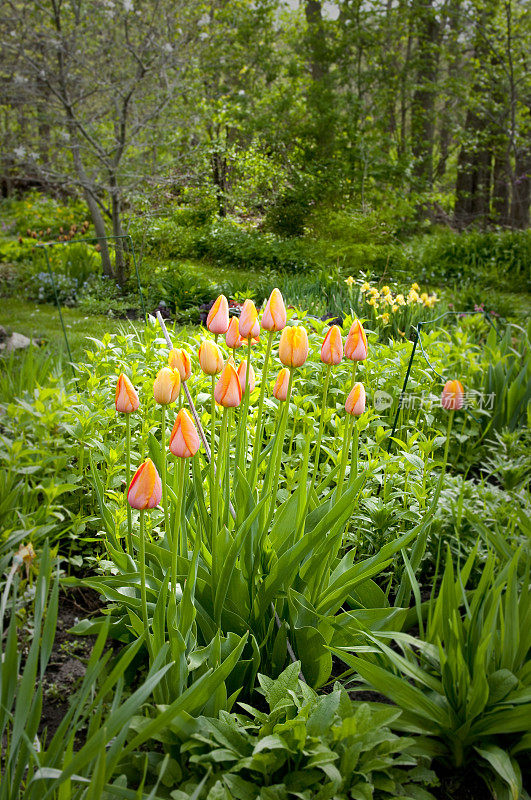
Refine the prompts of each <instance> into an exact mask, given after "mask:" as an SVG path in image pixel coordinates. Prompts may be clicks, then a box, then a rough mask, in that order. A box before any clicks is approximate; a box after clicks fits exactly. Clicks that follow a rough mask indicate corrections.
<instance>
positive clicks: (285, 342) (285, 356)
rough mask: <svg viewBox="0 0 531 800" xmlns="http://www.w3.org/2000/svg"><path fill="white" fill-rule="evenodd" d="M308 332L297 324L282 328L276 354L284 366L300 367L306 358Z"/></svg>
mask: <svg viewBox="0 0 531 800" xmlns="http://www.w3.org/2000/svg"><path fill="white" fill-rule="evenodd" d="M308 349H309V347H308V334H307V333H306V330H305V329H304V328H302V327H299V326H297V325H296V326H294V327H292V328H284V330H283V331H282V335H281V337H280V344H279V346H278V355H279V357H280V360H281V361H282V363H283V364H284V366H285V367H302V365H303V364H304V362H305V361H306V359H307V358H308Z"/></svg>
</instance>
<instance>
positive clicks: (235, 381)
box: [214, 362, 242, 408]
mask: <svg viewBox="0 0 531 800" xmlns="http://www.w3.org/2000/svg"><path fill="white" fill-rule="evenodd" d="M214 399H215V401H216V403H219V405H220V406H223V407H224V408H236V406H239V405H240V403H241V401H242V387H241V386H240V379H239V378H238V373H237V372H236V370H235V369H234V367H233V366H232V364H231V363H230V362H227V364H225V368H224V370H223V372H222V373H221V376H220V377H219V379H218V382H217V383H216V388H215V389H214Z"/></svg>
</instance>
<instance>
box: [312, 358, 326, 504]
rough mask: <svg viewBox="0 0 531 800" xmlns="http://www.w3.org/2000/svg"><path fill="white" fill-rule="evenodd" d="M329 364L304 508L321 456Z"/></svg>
mask: <svg viewBox="0 0 531 800" xmlns="http://www.w3.org/2000/svg"><path fill="white" fill-rule="evenodd" d="M330 370H331V367H330V364H327V366H326V370H325V381H324V389H323V400H322V403H321V419H320V420H319V430H318V432H317V443H316V445H315V453H314V465H313V470H312V479H311V482H310V490H309V492H308V499H307V500H306V508H308V504H309V502H310V497H311V494H312V492H313V488H314V485H315V481H316V478H317V472H318V470H319V458H320V456H321V442H322V441H323V433H324V426H325V417H326V411H327V406H326V401H327V399H328V387H329V385H330Z"/></svg>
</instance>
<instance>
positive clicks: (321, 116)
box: [305, 0, 335, 159]
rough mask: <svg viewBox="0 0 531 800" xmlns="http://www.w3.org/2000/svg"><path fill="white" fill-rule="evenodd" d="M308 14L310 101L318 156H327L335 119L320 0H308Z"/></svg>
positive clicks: (330, 148)
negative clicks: (310, 77)
mask: <svg viewBox="0 0 531 800" xmlns="http://www.w3.org/2000/svg"><path fill="white" fill-rule="evenodd" d="M305 14H306V22H307V24H308V33H307V46H308V53H309V59H310V64H309V65H310V72H311V76H312V82H311V86H310V89H309V92H308V104H309V106H310V108H311V116H312V122H313V136H314V140H315V150H316V156H317V158H319V159H327V158H329V157H330V156H331V154H332V147H333V140H334V128H335V119H334V103H333V93H332V87H331V82H330V69H329V54H328V45H327V41H326V33H325V29H324V25H323V17H322V7H321V0H306V3H305Z"/></svg>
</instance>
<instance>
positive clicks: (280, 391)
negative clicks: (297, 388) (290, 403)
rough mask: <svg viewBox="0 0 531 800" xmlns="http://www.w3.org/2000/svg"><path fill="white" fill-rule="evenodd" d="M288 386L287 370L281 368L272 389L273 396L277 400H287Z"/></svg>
mask: <svg viewBox="0 0 531 800" xmlns="http://www.w3.org/2000/svg"><path fill="white" fill-rule="evenodd" d="M288 386H289V369H288V368H287V367H282V369H281V370H280V372H279V373H278V375H277V379H276V381H275V385H274V387H273V395H274V396H275V397H276V398H277V400H286V399H287V397H288Z"/></svg>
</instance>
